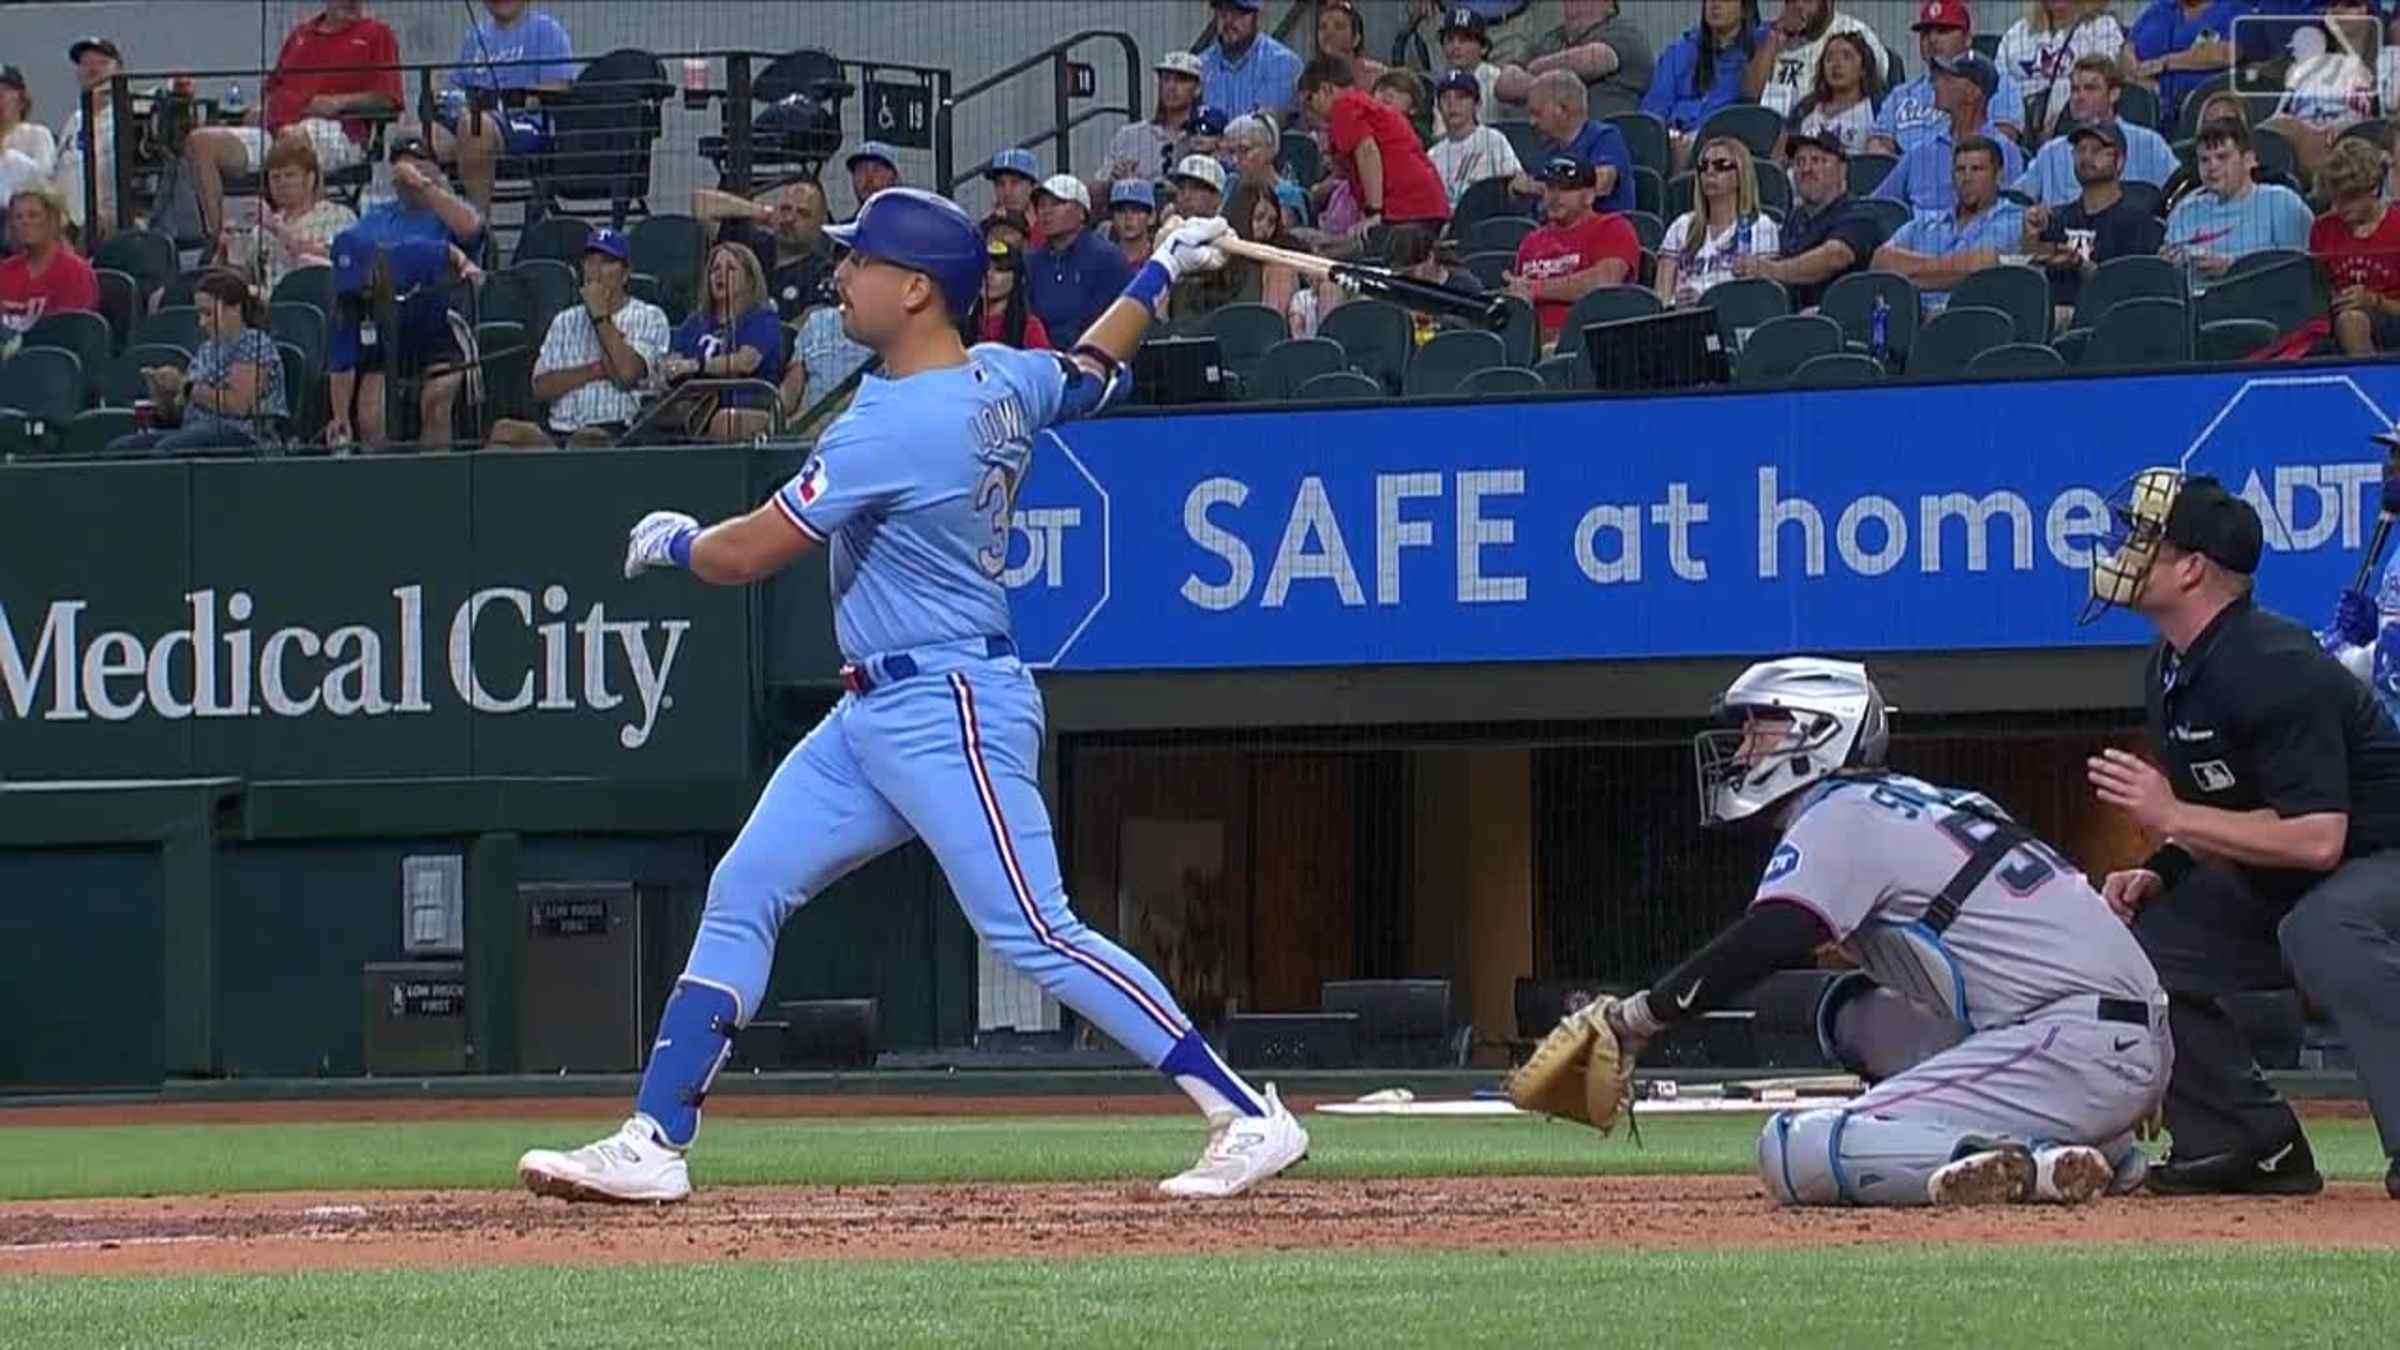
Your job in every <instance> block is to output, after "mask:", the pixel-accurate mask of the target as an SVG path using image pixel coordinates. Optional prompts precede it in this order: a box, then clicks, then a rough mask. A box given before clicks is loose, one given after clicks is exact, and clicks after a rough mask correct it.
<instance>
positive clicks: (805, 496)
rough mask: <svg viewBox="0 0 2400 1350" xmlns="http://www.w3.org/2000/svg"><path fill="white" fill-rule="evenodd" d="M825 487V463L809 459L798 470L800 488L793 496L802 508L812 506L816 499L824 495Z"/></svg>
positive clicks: (820, 460)
mask: <svg viewBox="0 0 2400 1350" xmlns="http://www.w3.org/2000/svg"><path fill="white" fill-rule="evenodd" d="M825 486H826V484H825V461H824V460H822V459H811V460H809V462H808V464H807V466H806V467H805V468H803V469H801V470H800V487H799V490H798V491H797V492H796V493H794V494H793V495H795V496H797V497H799V499H800V504H801V505H802V506H809V505H813V504H814V503H815V502H816V500H817V498H819V497H822V496H824V495H825Z"/></svg>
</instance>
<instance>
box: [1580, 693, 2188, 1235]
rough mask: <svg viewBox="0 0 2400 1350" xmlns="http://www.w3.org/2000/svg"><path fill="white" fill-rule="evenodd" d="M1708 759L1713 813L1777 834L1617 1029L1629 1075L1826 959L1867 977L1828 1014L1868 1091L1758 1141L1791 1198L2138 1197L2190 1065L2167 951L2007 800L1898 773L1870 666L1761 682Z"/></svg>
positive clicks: (1706, 785) (1845, 989) (1616, 1006)
mask: <svg viewBox="0 0 2400 1350" xmlns="http://www.w3.org/2000/svg"><path fill="white" fill-rule="evenodd" d="M1719 707H1720V709H1721V711H1722V713H1723V714H1724V716H1725V717H1726V718H1727V719H1729V720H1731V721H1734V722H1736V723H1737V724H1738V725H1737V726H1735V727H1732V728H1727V729H1721V730H1711V731H1706V732H1703V733H1701V734H1700V736H1699V737H1698V738H1697V741H1696V743H1695V751H1696V759H1697V765H1698V770H1699V779H1700V795H1701V813H1702V820H1703V821H1704V822H1705V823H1707V824H1709V825H1722V824H1727V823H1731V822H1736V821H1743V820H1755V821H1760V822H1764V823H1766V824H1768V825H1771V826H1772V827H1773V828H1774V829H1775V831H1776V834H1777V838H1776V842H1775V848H1774V851H1773V853H1772V855H1771V856H1770V857H1769V859H1768V862H1767V867H1766V871H1765V874H1764V875H1763V876H1762V877H1761V878H1760V880H1759V885H1758V892H1757V895H1756V898H1755V899H1753V900H1752V902H1751V904H1750V908H1749V911H1748V912H1747V914H1746V915H1745V916H1744V917H1743V918H1742V919H1741V920H1740V921H1739V922H1738V923H1736V924H1734V925H1733V926H1732V927H1731V928H1729V929H1727V930H1726V931H1725V932H1724V933H1722V934H1720V935H1719V936H1718V937H1717V938H1716V939H1715V940H1714V941H1712V942H1710V943H1709V944H1708V945H1707V946H1706V947H1704V948H1702V949H1701V950H1700V951H1699V953H1698V954H1696V955H1694V956H1692V957H1691V958H1690V959H1689V960H1686V961H1685V962H1684V963H1683V964H1681V965H1680V966H1677V967H1676V968H1675V969H1674V970H1673V971H1671V972H1669V973H1668V974H1667V975H1666V976H1665V977H1664V978H1662V979H1660V980H1659V981H1658V982H1657V983H1656V984H1655V985H1653V986H1652V987H1651V988H1650V989H1648V990H1646V991H1644V992H1642V993H1638V994H1635V995H1633V996H1632V997H1631V998H1628V999H1624V1000H1620V1001H1611V1002H1608V1003H1606V1004H1604V1005H1603V1006H1602V1008H1601V1011H1600V1014H1599V1015H1600V1016H1602V1017H1603V1018H1605V1020H1606V1022H1607V1025H1608V1027H1609V1028H1610V1029H1611V1030H1613V1031H1614V1032H1615V1034H1616V1038H1617V1043H1618V1046H1619V1049H1620V1053H1621V1054H1622V1055H1623V1056H1624V1057H1625V1058H1626V1059H1627V1060H1628V1061H1629V1060H1630V1058H1631V1056H1632V1055H1634V1054H1637V1053H1638V1052H1639V1049H1640V1047H1641V1045H1642V1044H1644V1043H1645V1042H1647V1041H1648V1040H1649V1039H1651V1038H1652V1037H1654V1036H1656V1035H1657V1034H1658V1033H1660V1032H1661V1031H1664V1030H1665V1029H1666V1028H1667V1027H1669V1026H1672V1025H1674V1024H1675V1023H1678V1022H1681V1021H1684V1020H1686V1019H1689V1018H1691V1017H1695V1016H1697V1015H1699V1014H1701V1013H1704V1012H1707V1011H1709V1010H1711V1009H1714V1008H1720V1007H1723V1006H1725V1005H1726V1004H1727V1003H1730V1002H1731V1001H1732V1000H1733V999H1734V998H1735V997H1736V996H1737V995H1739V994H1741V993H1742V992H1743V991H1744V990H1746V989H1748V988H1750V987H1751V986H1752V985H1754V984H1756V983H1757V982H1758V981H1759V980H1761V979H1763V978H1765V977H1766V976H1767V975H1768V974H1770V973H1772V972H1774V971H1777V970H1782V969H1786V968H1789V967H1793V966H1804V965H1806V964H1808V961H1809V956H1810V953H1811V952H1812V951H1814V950H1816V949H1818V948H1820V947H1822V946H1824V945H1825V944H1827V943H1833V944H1836V945H1838V946H1839V947H1840V949H1841V951H1842V952H1843V953H1844V954H1846V955H1847V956H1848V957H1849V958H1850V959H1851V960H1852V961H1854V962H1856V964H1857V966H1858V969H1857V970H1855V971H1852V972H1850V973H1848V974H1845V975H1843V976H1841V977H1839V978H1838V979H1836V980H1835V981H1834V982H1833V983H1831V984H1830V985H1828V986H1827V988H1826V991H1825V994H1824V997H1823V998H1822V1000H1821V1001H1820V1003H1819V1005H1818V1009H1817V1033H1818V1037H1819V1039H1820V1040H1821V1041H1822V1042H1823V1044H1824V1046H1825V1049H1826V1052H1827V1053H1828V1055H1830V1056H1831V1057H1832V1058H1834V1059H1835V1060H1837V1061H1838V1062H1840V1063H1842V1064H1843V1065H1844V1066H1846V1067H1848V1068H1849V1069H1851V1070H1852V1071H1853V1072H1856V1073H1858V1074H1859V1075H1861V1076H1862V1077H1864V1078H1866V1079H1867V1080H1868V1082H1869V1083H1870V1084H1872V1086H1871V1088H1870V1089H1869V1090H1868V1091H1867V1092H1866V1093H1865V1094H1864V1095H1863V1096H1861V1097H1859V1098H1858V1099H1857V1100H1856V1101H1854V1102H1851V1103H1850V1104H1848V1105H1847V1106H1843V1107H1836V1108H1821V1109H1812V1110H1793V1111H1785V1112H1782V1113H1780V1114H1778V1115H1776V1116H1775V1117H1774V1118H1773V1119H1771V1120H1769V1121H1768V1122H1767V1126H1766V1128H1765V1130H1764V1131H1763V1132H1762V1133H1761V1134H1760V1136H1759V1141H1758V1172H1759V1177H1760V1179H1761V1180H1762V1181H1764V1182H1765V1183H1766V1187H1767V1191H1768V1194H1770V1195H1772V1196H1774V1197H1775V1198H1776V1199H1777V1200H1778V1201H1780V1202H1782V1203H1784V1204H1789V1205H1923V1204H1937V1205H1938V1204H1977V1203H1997V1202H2004V1201H2032V1200H2046V1201H2054V1202H2066V1203H2072V1202H2075V1201H2081V1200H2086V1199H2089V1198H2091V1197H2093V1196H2096V1195H2099V1194H2101V1193H2102V1192H2104V1191H2108V1190H2111V1189H2116V1190H2130V1189H2132V1188H2133V1187H2134V1186H2136V1185H2138V1184H2139V1183H2140V1181H2141V1177H2142V1172H2143V1169H2144V1167H2145V1165H2146V1163H2145V1160H2144V1157H2143V1154H2142V1152H2141V1150H2140V1149H2139V1148H2138V1147H2136V1146H2135V1144H2134V1140H2133V1128H2134V1125H2135V1124H2136V1122H2138V1121H2140V1120H2142V1119H2143V1118H2144V1117H2146V1116H2148V1115H2149V1114H2150V1113H2151V1112H2152V1111H2153V1110H2155V1109H2156V1107H2157V1105H2158V1102H2159V1097H2160V1094H2161V1093H2162V1092H2163V1091H2164V1089H2165V1086H2166V1082H2167V1074H2168V1069H2169V1065H2170V1061H2171V1057H2172V1053H2173V1052H2172V1049H2171V1046H2170V1042H2169V1039H2168V1035H2167V1007H2166V996H2165V994H2163V993H2162V992H2161V991H2160V989H2159V984H2158V977H2157V975H2156V974H2155V973H2154V972H2153V971H2152V970H2151V967H2150V962H2149V960H2148V958H2146V957H2144V956H2143V955H2142V951H2141V948H2140V947H2139V946H2138V945H2136V944H2135V942H2134V940H2133V937H2132V935H2131V934H2129V933H2128V932H2127V931H2126V930H2125V926H2124V924H2122V923H2121V922H2119V921H2118V920H2117V918H2116V916H2115V915H2113V914H2111V913H2110V912H2109V910H2108V907H2107V906H2106V905H2105V904H2104V903H2103V902H2102V901H2101V899H2100V896H2099V895H2098V894H2097V893H2096V892H2094V891H2093V890H2092V888H2091V887H2090V885H2088V884H2087V883H2086V882H2085V880H2084V878H2083V875H2082V873H2080V872H2079V871H2077V870H2076V869H2075V868H2074V867H2073V866H2071V865H2070V864H2068V863H2067V862H2066V861H2065V860H2063V859H2062V858H2060V857H2059V856H2058V854H2056V853H2055V852H2053V851H2052V850H2051V849H2050V848H2049V847H2047V846H2046V845H2044V844H2043V843H2042V842H2041V841H2040V840H2039V839H2036V838H2034V837H2033V835H2031V834H2030V833H2028V832H2027V831H2026V830H2025V829H2024V828H2023V827H2022V826H2020V825H2018V824H2017V823H2016V822H2014V821H2013V820H2011V819H2010V818H2009V817H2008V815H2007V814H2006V813H2005V812H2003V811H2002V810H2001V809H2000V808H1999V807H1998V806H1996V805H1994V804H1993V803H1992V802H1990V801H1989V800H1987V799H1985V798H1983V797H1980V796H1978V795H1976V794H1974V793H1971V792H1962V791H1959V790H1956V789H1951V788H1939V787H1934V786H1932V785H1930V784H1927V783H1923V782H1919V781H1918V780H1916V779H1913V778H1908V777H1904V776H1902V775H1899V774H1896V773H1891V772H1887V771H1885V770H1884V769H1883V768H1882V764H1883V759H1884V750H1885V744H1886V741H1887V738H1888V731H1887V718H1886V715H1885V710H1884V703H1883V698H1882V696H1881V695H1880V694H1879V693H1878V692H1877V691H1876V688H1875V686H1874V684H1873V682H1872V681H1870V680H1869V679H1868V678H1867V673H1866V670H1865V668H1864V667H1862V666H1859V665H1856V664H1853V663H1850V662H1846V661H1831V660H1822V659H1818V658H1813V657H1792V658H1787V659H1784V660H1779V661H1768V662H1765V663H1763V664H1760V665H1755V666H1752V667H1751V668H1750V669H1749V670H1747V671H1745V672H1744V673H1743V674H1742V676H1741V678H1739V679H1737V680H1735V681H1734V682H1733V685H1732V686H1731V687H1730V688H1728V689H1727V690H1726V691H1725V695H1724V697H1723V699H1722V700H1721V701H1720V704H1719Z"/></svg>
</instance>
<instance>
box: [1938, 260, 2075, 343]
mask: <svg viewBox="0 0 2400 1350" xmlns="http://www.w3.org/2000/svg"><path fill="white" fill-rule="evenodd" d="M1950 303H1951V304H1953V305H1981V306H1985V307H1987V308H1990V309H1996V310H1999V311H2000V312H2001V313H2003V314H2006V315H2007V316H2008V317H2009V318H2010V319H2011V320H2013V321H2015V323H2016V326H2017V341H2019V342H2033V343H2044V342H2048V341H2049V340H2050V278H2048V277H2046V276H2044V275H2042V274H2041V272H2039V271H2038V270H2036V269H2034V268H2031V267H2024V266H2019V265H2014V264H2006V263H2004V264H2002V265H2000V266H1998V267H1985V268H1981V269H1979V270H1977V271H1974V272H1970V273H1968V274H1967V279H1966V280H1964V281H1962V282H1960V283H1958V285H1957V287H1956V288H1954V289H1953V290H1952V291H1951V292H1950Z"/></svg>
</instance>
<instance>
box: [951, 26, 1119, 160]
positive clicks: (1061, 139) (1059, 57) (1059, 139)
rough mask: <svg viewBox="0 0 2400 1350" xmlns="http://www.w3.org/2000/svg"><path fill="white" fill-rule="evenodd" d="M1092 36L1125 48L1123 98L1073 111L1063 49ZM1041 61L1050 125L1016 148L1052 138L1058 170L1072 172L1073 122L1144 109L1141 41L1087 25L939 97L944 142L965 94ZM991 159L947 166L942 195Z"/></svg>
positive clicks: (992, 86) (971, 95)
mask: <svg viewBox="0 0 2400 1350" xmlns="http://www.w3.org/2000/svg"><path fill="white" fill-rule="evenodd" d="M1090 41H1105V42H1113V43H1115V44H1117V46H1118V48H1119V49H1120V50H1122V51H1123V52H1124V54H1125V101H1124V102H1123V103H1121V104H1117V103H1108V104H1102V105H1100V106H1099V107H1095V108H1086V109H1084V110H1083V111H1082V112H1081V113H1076V112H1075V111H1074V110H1073V109H1072V108H1070V107H1069V106H1068V104H1069V102H1070V100H1069V99H1068V96H1067V53H1068V52H1069V51H1071V50H1072V49H1074V48H1075V47H1077V46H1079V45H1081V44H1083V43H1085V42H1090ZM1044 62H1047V63H1049V65H1050V68H1051V79H1050V106H1051V125H1050V129H1049V130H1047V131H1043V132H1038V133H1036V134H1034V135H1032V136H1028V137H1026V138H1025V139H1023V140H1021V141H1018V142H1017V143H1016V144H1017V147H1018V148H1020V149H1027V150H1030V149H1032V148H1033V147H1034V146H1037V145H1039V144H1041V143H1042V142H1044V141H1050V142H1054V143H1055V145H1056V160H1057V164H1058V167H1059V171H1060V172H1061V173H1071V172H1073V171H1074V166H1073V163H1072V160H1071V156H1072V153H1073V146H1072V143H1071V140H1070V133H1071V132H1073V131H1074V129H1075V128H1076V127H1079V126H1081V125H1083V124H1084V123H1086V122H1088V121H1090V120H1092V119H1093V118H1094V117H1096V116H1099V115H1100V114H1102V113H1113V112H1121V113H1123V114H1124V115H1125V118H1126V120H1128V121H1132V120H1134V119H1136V118H1139V117H1140V116H1141V115H1142V106H1141V105H1142V49H1141V46H1140V44H1138V43H1136V42H1135V41H1134V40H1133V35H1132V34H1130V33H1124V32H1120V31H1118V30H1116V29H1112V28H1087V29H1085V30H1084V31H1082V32H1080V33H1077V34H1075V35H1074V36H1073V37H1070V38H1064V39H1061V40H1060V41H1057V42H1053V43H1051V44H1050V45H1049V46H1047V47H1044V48H1042V49H1041V50H1040V51H1038V52H1035V53H1034V54H1033V55H1031V56H1028V57H1026V58H1025V59H1024V60H1022V61H1019V62H1017V63H1016V64H1015V65H1012V66H1007V67H1004V68H1002V69H1000V70H998V71H995V72H993V73H992V74H990V75H986V76H984V77H983V78H982V79H980V80H977V81H976V82H975V83H973V84H970V85H968V86H967V87H966V88H964V89H961V90H959V91H957V92H956V93H954V94H952V95H951V96H950V97H948V98H946V99H944V100H942V104H941V106H940V107H939V108H938V109H936V110H935V114H934V115H935V118H936V120H937V121H938V122H939V123H940V124H941V135H942V139H943V140H944V141H945V142H946V141H948V140H949V138H950V129H951V126H952V122H953V119H954V117H955V116H956V114H957V112H958V109H959V107H960V106H961V105H963V104H965V103H966V102H967V101H968V100H969V99H973V98H976V97H979V96H981V95H983V94H987V93H990V92H991V91H992V90H994V89H997V88H999V87H1000V86H1001V85H1003V84H1006V83H1007V82H1008V81H1010V80H1013V79H1015V78H1016V77H1018V76H1019V75H1022V74H1024V73H1025V72H1027V71H1029V70H1032V69H1033V68H1035V67H1036V66H1039V65H1042V64H1043V63H1044ZM990 162H991V161H990V157H989V156H984V157H981V158H977V159H975V160H973V161H972V162H971V164H970V165H969V166H968V167H965V168H960V169H958V170H956V171H952V170H950V169H949V168H948V167H947V166H945V167H944V169H943V171H942V173H941V174H940V176H939V178H938V180H937V181H938V182H939V183H940V191H941V193H942V195H943V196H945V197H946V196H949V195H950V194H951V193H952V192H954V191H955V190H956V189H957V187H958V185H959V184H960V183H963V182H965V181H966V180H967V179H969V178H972V177H974V176H976V175H977V174H980V173H982V172H983V169H984V166H985V165H986V164H988V163H990Z"/></svg>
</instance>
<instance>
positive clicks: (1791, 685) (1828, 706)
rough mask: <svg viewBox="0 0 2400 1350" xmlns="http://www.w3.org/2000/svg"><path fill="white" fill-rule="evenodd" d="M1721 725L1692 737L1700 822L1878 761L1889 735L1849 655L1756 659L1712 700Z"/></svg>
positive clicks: (1713, 821) (1874, 693)
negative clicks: (1837, 658) (1843, 657)
mask: <svg viewBox="0 0 2400 1350" xmlns="http://www.w3.org/2000/svg"><path fill="white" fill-rule="evenodd" d="M1717 718H1718V720H1719V721H1721V722H1725V723H1727V724H1728V725H1726V726H1722V727H1718V728H1715V729H1712V730H1708V731H1703V732H1701V733H1700V734H1699V735H1697V736H1695V737H1693V738H1692V758H1693V763H1694V767H1695V768H1696V769H1697V770H1698V774H1699V786H1700V823H1701V824H1702V825H1703V826H1714V825H1725V824H1730V823H1731V822H1733V821H1737V820H1742V819H1745V818H1747V817H1750V816H1754V815H1757V814H1758V813H1759V812H1761V811H1764V810H1766V809H1767V808H1768V807H1770V806H1773V805H1774V804H1775V803H1777V802H1779V801H1781V800H1783V799H1784V798H1785V797H1788V796H1790V795H1791V794H1792V793H1794V792H1797V791H1799V790H1800V789H1802V788H1804V787H1807V786H1808V785H1809V784H1811V783H1814V782H1816V781H1818V780H1819V779H1823V778H1828V777H1831V776H1832V775H1834V774H1836V773H1839V772H1841V771H1843V770H1845V769H1872V768H1880V767H1882V765H1883V756H1884V750H1885V748H1886V747H1887V745H1888V744H1889V742H1890V739H1891V729H1890V721H1889V719H1888V717H1887V716H1886V709H1885V707H1884V702H1883V694H1882V693H1881V691H1879V690H1877V689H1876V688H1875V682H1874V681H1873V680H1871V679H1869V678H1867V668H1866V667H1865V666H1862V665H1860V664H1858V663H1857V662H1855V661H1831V660H1827V659H1825V658H1823V657H1816V656H1790V657H1785V658H1783V659H1782V660H1778V661H1762V662H1760V663H1759V664H1757V665H1754V666H1752V667H1750V668H1749V669H1748V670H1745V671H1743V672H1742V674H1741V678H1739V679H1737V680H1735V681H1734V682H1733V683H1732V684H1731V685H1730V686H1728V687H1727V688H1726V690H1725V693H1724V695H1723V696H1722V697H1720V698H1719V699H1718V700H1717Z"/></svg>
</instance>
